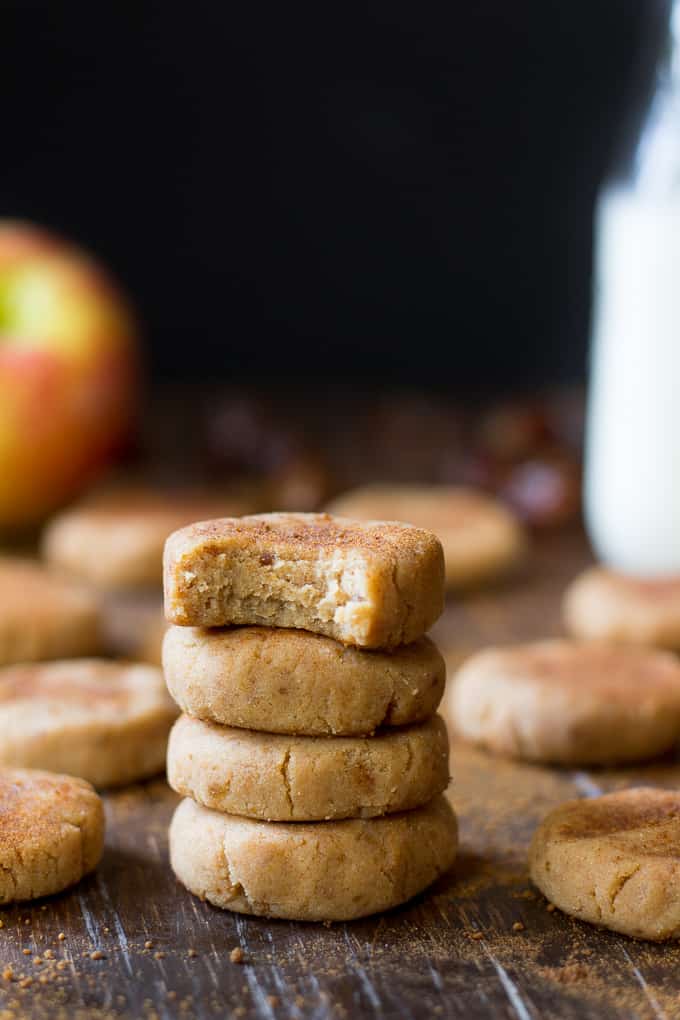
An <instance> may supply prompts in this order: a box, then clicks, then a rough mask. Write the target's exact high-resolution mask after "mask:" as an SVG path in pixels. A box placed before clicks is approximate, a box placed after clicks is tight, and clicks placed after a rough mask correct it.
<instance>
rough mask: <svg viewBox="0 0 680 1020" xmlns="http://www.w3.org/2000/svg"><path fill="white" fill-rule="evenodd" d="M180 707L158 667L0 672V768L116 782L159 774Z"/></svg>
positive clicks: (50, 666)
mask: <svg viewBox="0 0 680 1020" xmlns="http://www.w3.org/2000/svg"><path fill="white" fill-rule="evenodd" d="M176 716H177V710H176V708H175V706H174V704H173V702H172V700H171V698H170V696H169V695H168V692H167V690H166V688H165V684H164V681H163V675H162V673H161V671H160V670H159V669H156V668H155V667H153V666H147V665H135V664H129V663H117V662H112V661H109V660H105V659H74V660H71V661H62V662H50V663H43V664H39V663H32V664H24V665H20V666H7V667H5V668H4V669H0V765H12V766H21V767H24V768H41V769H50V770H51V771H54V772H66V773H68V774H69V775H73V776H80V777H82V778H83V779H87V780H89V781H90V782H91V783H94V785H95V786H100V787H105V786H114V785H118V784H120V783H127V782H133V781H134V780H137V779H143V778H145V777H147V776H151V775H155V774H156V773H157V772H162V771H163V767H164V764H165V751H166V747H167V740H168V733H169V731H170V727H171V726H172V723H173V720H174V719H175V718H176Z"/></svg>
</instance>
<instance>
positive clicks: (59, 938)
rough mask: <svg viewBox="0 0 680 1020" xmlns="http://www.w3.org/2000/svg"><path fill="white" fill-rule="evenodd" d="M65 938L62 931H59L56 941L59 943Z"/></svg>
mask: <svg viewBox="0 0 680 1020" xmlns="http://www.w3.org/2000/svg"><path fill="white" fill-rule="evenodd" d="M65 938H66V936H65V935H64V933H63V931H60V932H59V934H58V935H57V939H58V940H59V942H63V941H64V939H65Z"/></svg>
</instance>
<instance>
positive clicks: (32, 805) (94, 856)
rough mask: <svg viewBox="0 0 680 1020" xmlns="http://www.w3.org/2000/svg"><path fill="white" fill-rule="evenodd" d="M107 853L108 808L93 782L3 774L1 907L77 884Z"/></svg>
mask: <svg viewBox="0 0 680 1020" xmlns="http://www.w3.org/2000/svg"><path fill="white" fill-rule="evenodd" d="M103 849H104V808H103V806H102V802H101V800H100V799H99V797H98V796H97V794H96V793H95V792H94V790H93V789H92V787H91V786H90V784H89V783H86V782H84V781H83V780H82V779H74V778H73V777H71V776H59V775H55V774H54V773H51V772H39V771H35V770H33V769H7V768H2V769H0V903H14V902H17V901H21V900H36V899H39V898H40V897H41V896H51V895H52V894H53V893H58V892H61V891H62V889H66V888H68V886H70V885H74V884H75V883H76V882H79V881H80V879H81V878H82V877H83V876H84V875H87V874H88V873H89V872H90V871H93V870H94V869H95V868H96V867H97V864H98V863H99V861H100V859H101V856H102V852H103Z"/></svg>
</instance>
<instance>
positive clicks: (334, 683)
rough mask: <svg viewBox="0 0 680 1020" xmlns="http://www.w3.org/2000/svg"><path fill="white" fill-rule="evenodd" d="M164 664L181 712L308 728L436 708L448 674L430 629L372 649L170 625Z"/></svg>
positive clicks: (420, 715)
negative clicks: (388, 647) (388, 648)
mask: <svg viewBox="0 0 680 1020" xmlns="http://www.w3.org/2000/svg"><path fill="white" fill-rule="evenodd" d="M163 669H164V672H165V679H166V682H167V685H168V688H169V690H170V693H171V694H172V696H173V698H174V699H175V701H176V702H177V704H178V705H179V706H180V708H181V709H182V710H183V711H184V712H187V713H188V714H189V715H193V716H195V717H196V718H198V719H207V720H208V721H210V722H216V723H220V724H221V725H224V726H238V727H241V728H242V729H247V730H264V731H267V732H270V733H291V734H303V735H306V736H328V735H329V734H333V735H337V736H340V735H342V736H362V735H365V734H368V733H372V732H373V731H374V730H375V729H377V727H378V726H403V725H406V724H407V723H413V722H421V721H422V720H423V719H427V718H428V717H429V716H431V715H432V713H433V712H435V711H436V708H437V705H438V704H439V702H440V700H441V697H442V694H443V692H444V683H445V681H446V667H445V664H444V660H443V658H442V656H441V654H440V653H439V651H438V650H437V648H436V647H435V645H434V644H433V643H432V642H431V641H430V640H429V639H428V638H420V639H419V640H418V641H414V642H413V644H410V645H403V646H402V647H400V648H397V649H396V650H395V651H394V652H373V651H363V650H361V649H358V648H350V647H347V646H346V645H342V644H340V643H339V642H337V641H334V640H333V639H332V638H327V637H322V636H320V635H318V634H310V633H307V632H306V631H298V630H286V629H277V628H272V627H234V628H224V629H215V630H204V629H201V628H196V627H169V628H168V630H167V631H166V634H165V638H164V640H163Z"/></svg>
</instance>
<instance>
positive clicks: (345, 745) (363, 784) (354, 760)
mask: <svg viewBox="0 0 680 1020" xmlns="http://www.w3.org/2000/svg"><path fill="white" fill-rule="evenodd" d="M448 757H449V741H448V737H447V733H446V725H445V723H444V720H443V719H442V718H441V716H433V718H432V719H428V720H427V722H424V723H420V724H417V725H414V726H406V727H402V728H400V729H398V730H386V731H383V732H381V733H379V734H376V735H375V736H373V737H331V738H328V737H290V736H282V735H279V734H274V733H251V732H250V731H248V730H239V729H232V728H230V727H224V726H216V725H215V724H214V723H208V722H201V721H200V720H199V719H192V718H191V716H188V715H184V716H181V717H180V718H179V719H178V720H177V722H176V723H175V725H174V727H173V730H172V733H171V734H170V741H169V744H168V782H169V784H170V786H171V787H172V788H173V790H176V792H177V793H179V794H181V795H182V796H183V797H191V798H192V799H193V800H195V801H197V802H198V803H199V804H203V806H204V807H208V808H212V809H213V810H215V811H222V812H225V813H226V814H232V815H244V816H246V817H248V818H261V819H262V820H264V821H277V822H288V821H322V820H328V819H331V818H372V817H375V816H377V815H385V814H391V813H393V812H395V811H406V810H408V809H410V808H415V807H419V806H420V805H421V804H425V803H426V802H427V801H429V800H432V798H433V797H435V796H436V795H437V794H439V793H443V791H444V790H445V789H446V787H447V786H448V782H449V767H448Z"/></svg>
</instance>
